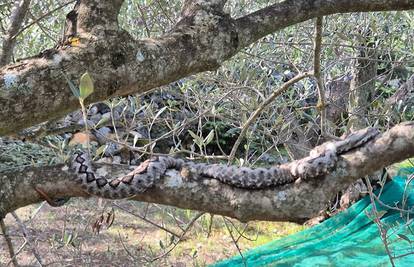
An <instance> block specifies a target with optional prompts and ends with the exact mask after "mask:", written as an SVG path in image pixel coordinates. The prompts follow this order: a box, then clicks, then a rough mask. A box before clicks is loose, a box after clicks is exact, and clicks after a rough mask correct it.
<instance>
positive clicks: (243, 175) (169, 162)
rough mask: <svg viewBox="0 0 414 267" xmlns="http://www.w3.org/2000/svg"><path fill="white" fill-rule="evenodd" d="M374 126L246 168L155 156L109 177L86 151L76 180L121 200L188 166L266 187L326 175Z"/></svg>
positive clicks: (78, 159) (197, 173)
mask: <svg viewBox="0 0 414 267" xmlns="http://www.w3.org/2000/svg"><path fill="white" fill-rule="evenodd" d="M378 133H379V131H378V130H377V129H375V128H366V129H364V130H361V131H358V132H354V133H352V134H350V135H348V136H347V137H346V138H345V139H343V140H340V141H334V142H327V143H324V144H322V145H321V146H318V147H316V148H314V149H313V150H312V151H311V152H310V154H309V156H308V157H305V158H303V159H301V160H298V161H294V162H291V163H288V164H284V165H280V166H273V167H270V168H247V167H236V166H227V165H224V164H206V163H194V162H192V161H184V160H182V159H177V158H173V157H170V156H158V157H153V158H152V159H150V160H149V161H148V162H147V165H146V166H145V167H144V168H142V170H139V171H135V172H132V173H130V174H127V175H125V176H122V177H119V178H116V179H113V180H108V179H106V178H104V177H98V176H97V174H96V173H95V172H94V170H93V167H92V164H91V160H90V159H89V156H88V154H87V153H84V152H78V153H76V154H75V155H74V157H73V160H72V169H73V170H74V172H75V173H76V182H78V183H80V185H81V186H82V188H83V189H84V190H86V191H87V192H89V193H90V194H92V195H97V196H101V197H105V198H111V199H120V198H127V197H131V196H133V195H136V194H139V193H142V192H144V191H145V190H147V189H148V188H151V187H153V186H154V185H155V184H156V183H157V182H158V181H159V180H160V179H161V176H162V175H164V174H165V172H166V171H167V170H168V169H176V170H179V171H181V170H183V169H186V170H188V171H189V173H190V174H191V177H196V178H199V177H203V178H210V179H216V180H218V181H220V182H222V183H225V184H229V185H231V186H234V187H239V188H245V189H264V188H269V187H275V186H282V185H286V184H290V183H293V182H294V181H295V180H297V179H299V178H301V179H304V180H306V179H310V178H315V177H319V176H322V175H324V174H327V173H328V172H329V171H330V170H332V169H333V168H334V167H335V164H336V162H337V161H338V157H339V156H340V155H342V154H344V153H346V152H348V151H350V150H352V149H354V148H358V147H360V146H362V145H364V144H365V143H367V142H369V141H370V140H372V139H373V138H375V137H376V136H377V135H378Z"/></svg>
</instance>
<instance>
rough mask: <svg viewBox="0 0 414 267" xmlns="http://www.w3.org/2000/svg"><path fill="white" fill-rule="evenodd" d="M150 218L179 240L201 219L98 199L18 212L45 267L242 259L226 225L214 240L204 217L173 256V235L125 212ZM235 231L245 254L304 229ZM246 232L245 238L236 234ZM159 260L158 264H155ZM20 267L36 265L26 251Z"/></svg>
mask: <svg viewBox="0 0 414 267" xmlns="http://www.w3.org/2000/svg"><path fill="white" fill-rule="evenodd" d="M119 207H122V208H125V209H127V210H129V211H131V212H133V213H135V214H140V215H141V216H142V215H143V214H146V218H147V219H149V220H151V221H152V222H155V223H156V224H158V225H160V226H163V227H165V228H167V229H169V230H172V231H174V232H175V233H178V235H180V234H181V233H182V230H181V229H180V228H179V227H182V228H185V227H186V225H187V224H188V222H190V221H191V219H192V218H193V217H194V216H195V215H197V212H194V211H185V210H179V209H175V208H172V207H165V206H160V205H154V204H146V203H139V202H133V201H126V200H120V201H106V200H102V199H101V200H100V199H96V198H90V199H72V200H70V202H69V203H68V204H66V205H65V206H63V207H60V208H53V207H50V206H49V205H47V204H46V203H43V204H37V205H31V206H27V207H24V208H21V209H19V210H17V211H16V213H17V214H18V216H19V217H20V219H21V220H22V221H24V222H25V225H26V227H27V231H28V232H29V234H30V236H31V238H33V239H34V240H35V242H33V241H32V243H35V244H36V248H37V250H38V252H39V254H40V255H41V257H42V260H43V262H44V263H45V264H46V266H143V265H144V266H205V265H207V264H211V263H214V262H216V261H218V260H221V259H225V258H228V257H230V256H232V255H235V254H238V249H237V247H236V246H235V244H234V242H233V241H232V238H231V235H230V234H229V233H228V230H227V227H226V225H225V223H224V220H223V218H222V217H220V216H214V217H213V226H212V227H211V230H210V234H209V228H210V227H209V225H210V218H211V216H210V215H209V214H204V215H203V216H201V217H200V218H199V219H198V220H197V221H196V223H194V225H193V226H192V227H191V229H190V230H189V231H188V232H187V233H186V235H185V240H184V241H182V242H180V243H179V244H178V245H177V246H176V247H175V248H174V249H173V250H172V251H171V253H167V255H165V256H163V254H164V253H166V252H167V251H168V250H170V248H171V246H170V242H171V240H172V235H171V234H169V233H167V232H166V231H164V230H162V229H160V228H158V227H156V226H153V225H151V224H150V223H147V222H145V221H143V220H142V219H140V218H139V217H136V216H134V215H131V214H129V213H127V212H125V211H122V210H120V209H119ZM112 209H114V211H115V220H114V222H113V224H112V225H111V226H110V227H109V228H107V227H106V226H105V223H104V226H103V227H102V229H101V231H100V232H99V233H96V232H95V233H94V229H93V225H94V222H95V221H96V220H98V219H99V218H100V216H101V215H102V214H104V217H105V218H104V219H105V220H106V219H107V213H108V212H111V210H112ZM5 223H6V224H7V225H8V226H9V233H10V236H12V239H13V245H14V247H15V250H16V251H17V250H18V249H19V248H20V246H21V245H22V244H23V243H24V239H23V238H22V237H21V236H22V232H21V231H20V229H19V226H18V224H17V223H16V220H15V219H14V218H13V217H12V216H11V214H9V215H8V216H7V217H6V220H5ZM227 226H228V227H229V228H231V229H233V236H234V238H235V239H237V240H238V245H239V247H240V249H241V250H242V251H244V250H246V249H249V248H253V247H256V246H258V245H261V244H264V243H266V242H269V241H270V240H274V239H277V238H280V237H283V236H286V235H289V234H292V233H294V232H297V231H299V230H301V229H303V228H304V227H303V226H300V225H296V224H292V223H276V222H251V223H249V224H248V225H247V226H246V224H242V223H240V222H237V221H235V220H229V221H227ZM234 227H236V228H237V229H238V230H239V232H241V231H243V229H245V232H244V233H243V237H240V233H237V232H236V231H234V229H235V228H234ZM6 248H7V246H6V243H5V242H4V239H3V238H1V239H0V265H1V266H4V265H7V263H8V262H9V259H10V258H9V255H8V251H7V249H6ZM158 257H159V259H157V260H155V261H153V260H154V259H155V258H158ZM18 262H19V264H21V265H30V266H32V265H33V264H35V258H34V256H33V254H32V253H31V252H30V250H29V248H28V247H27V246H26V247H25V248H24V249H23V250H22V252H20V253H19V255H18Z"/></svg>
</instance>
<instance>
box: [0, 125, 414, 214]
mask: <svg viewBox="0 0 414 267" xmlns="http://www.w3.org/2000/svg"><path fill="white" fill-rule="evenodd" d="M411 156H414V122H410V123H404V124H400V125H397V126H395V127H394V128H392V129H391V130H389V131H388V132H386V133H384V134H382V135H381V136H379V137H378V138H377V139H376V140H374V141H373V142H370V143H367V144H366V145H365V146H363V147H361V148H359V149H357V150H354V151H352V152H349V153H347V154H346V155H344V156H343V157H342V158H341V159H340V160H339V162H338V163H337V165H336V168H335V170H334V171H333V172H331V173H330V174H329V175H326V176H325V177H321V178H317V179H313V180H310V181H297V182H295V183H293V184H288V185H285V186H279V187H273V188H269V189H266V190H246V189H239V188H234V187H231V186H228V185H225V184H222V183H220V182H218V181H217V180H214V179H203V178H200V177H198V178H197V177H194V178H192V179H190V180H189V179H188V178H185V177H183V176H182V175H181V174H180V173H179V172H178V171H175V170H169V171H167V173H166V175H164V176H163V179H161V181H160V182H159V183H157V184H156V185H155V187H154V188H151V189H149V190H148V191H146V192H144V193H142V194H139V195H136V196H135V197H134V198H133V199H134V200H139V201H147V202H152V203H160V204H167V205H174V206H177V207H180V208H187V209H195V210H202V211H207V212H211V213H215V214H221V215H226V216H229V217H233V218H237V219H239V220H241V221H249V220H273V221H293V222H304V221H305V220H307V219H309V218H312V217H314V216H316V215H317V214H318V212H319V211H320V210H322V209H324V208H325V207H326V205H327V203H328V202H329V200H330V199H331V198H332V196H333V195H334V194H335V193H336V192H337V191H338V190H342V189H344V188H345V187H346V186H348V185H349V184H350V183H352V182H353V181H355V180H356V179H358V178H360V177H361V176H364V175H368V174H370V173H372V172H374V171H376V170H378V169H381V168H382V167H384V166H386V165H389V164H392V163H394V162H398V161H401V160H403V159H405V158H408V157H411ZM130 171H131V170H130V169H129V168H127V167H124V168H121V167H115V166H112V165H111V166H103V167H101V169H100V170H97V172H100V173H106V175H107V176H109V177H119V176H122V175H124V174H125V173H128V172H130ZM73 178H74V176H73V173H72V172H69V171H68V168H67V167H66V166H64V165H58V166H50V167H43V168H32V167H30V168H26V169H23V170H21V171H14V172H9V173H3V174H0V184H1V185H2V187H1V189H0V199H1V200H2V201H0V217H1V216H5V215H6V214H7V213H8V212H11V211H13V210H15V209H17V208H19V207H23V206H26V205H29V204H32V203H36V202H40V201H42V200H43V199H42V198H41V196H40V195H39V194H38V193H37V192H36V191H35V190H34V187H35V186H37V187H39V188H41V189H42V190H43V191H44V192H45V193H46V194H47V195H48V196H50V197H53V198H54V197H68V196H73V197H76V196H78V197H86V196H88V194H87V193H85V192H84V191H83V190H82V189H81V187H80V186H79V185H78V184H77V183H75V182H73V180H72V179H73ZM195 178H197V179H195Z"/></svg>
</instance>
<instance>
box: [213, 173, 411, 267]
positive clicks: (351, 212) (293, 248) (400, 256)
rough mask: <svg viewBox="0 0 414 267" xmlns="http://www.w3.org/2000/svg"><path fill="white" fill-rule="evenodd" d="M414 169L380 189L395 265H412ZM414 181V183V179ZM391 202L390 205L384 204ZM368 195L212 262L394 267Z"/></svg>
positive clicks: (384, 224) (380, 206) (380, 209)
mask: <svg viewBox="0 0 414 267" xmlns="http://www.w3.org/2000/svg"><path fill="white" fill-rule="evenodd" d="M411 179H414V168H405V169H402V170H400V172H399V174H398V175H397V176H396V177H394V178H393V180H392V181H391V182H388V183H387V184H386V185H385V186H384V188H383V189H382V191H378V192H376V194H377V195H379V199H380V201H381V202H382V203H379V202H376V205H375V206H376V207H377V214H379V215H380V216H382V217H381V225H382V228H383V229H385V232H386V235H387V243H388V249H389V251H390V254H391V255H392V256H393V261H394V263H395V266H414V254H411V253H414V248H413V245H414V225H413V220H412V219H411V217H413V212H414V211H413V212H411V213H409V212H401V211H398V210H396V209H393V208H392V207H399V208H404V209H405V210H410V209H411V208H412V207H413V205H414V191H413V189H414V185H411ZM413 183H414V182H413ZM384 204H386V205H388V206H389V207H387V206H385V205H384ZM372 213H373V205H372V204H371V201H370V198H369V196H367V197H365V198H364V199H362V200H360V201H359V202H357V203H356V204H354V205H353V206H352V207H350V208H349V209H347V210H346V211H344V212H342V213H340V214H338V215H336V216H334V217H332V218H330V219H328V220H326V221H324V222H323V223H321V224H319V225H317V226H314V227H312V228H310V229H307V230H304V231H302V232H299V233H296V234H293V235H291V236H288V237H285V238H282V239H279V240H275V241H272V242H270V243H268V244H266V245H263V246H260V247H257V248H254V249H252V250H250V251H247V252H245V253H243V258H242V257H241V256H235V257H233V258H230V259H228V260H225V261H222V262H218V263H216V264H215V265H214V266H217V267H219V266H220V267H224V266H391V263H390V258H389V256H388V254H387V253H386V249H385V246H384V243H383V241H382V239H381V236H380V232H379V228H378V226H377V224H376V223H375V222H374V220H373V219H372V218H373V217H372Z"/></svg>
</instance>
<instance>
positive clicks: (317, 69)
mask: <svg viewBox="0 0 414 267" xmlns="http://www.w3.org/2000/svg"><path fill="white" fill-rule="evenodd" d="M322 22H323V17H317V18H316V23H315V46H314V57H313V73H314V76H315V79H316V83H317V85H318V104H317V109H318V110H319V112H320V114H321V133H322V135H324V133H325V132H326V129H325V127H326V98H325V88H324V85H323V79H322V75H321V49H322Z"/></svg>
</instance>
